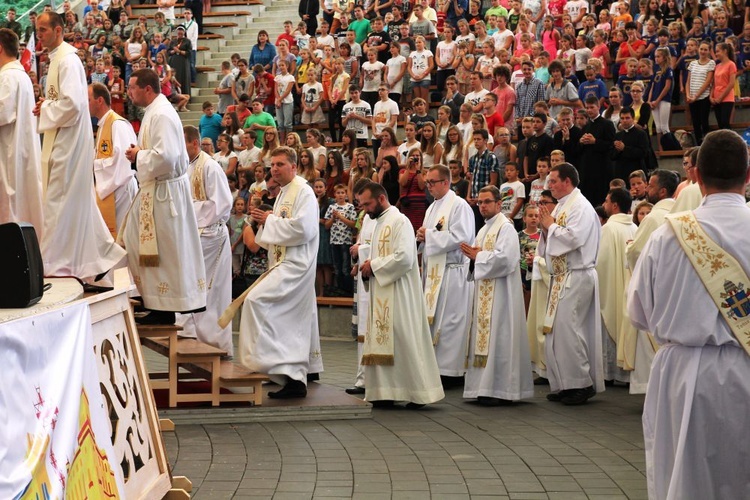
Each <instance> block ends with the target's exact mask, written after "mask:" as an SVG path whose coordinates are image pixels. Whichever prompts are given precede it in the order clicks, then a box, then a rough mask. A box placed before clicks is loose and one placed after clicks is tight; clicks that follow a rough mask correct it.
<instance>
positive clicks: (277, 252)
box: [191, 153, 305, 329]
mask: <svg viewBox="0 0 750 500" xmlns="http://www.w3.org/2000/svg"><path fill="white" fill-rule="evenodd" d="M203 154H205V153H203ZM201 156H202V155H201ZM206 156H208V155H206ZM203 165H205V159H204V160H203V164H202V165H201V170H203ZM196 167H197V165H196ZM193 176H195V171H193ZM202 178H203V174H202V173H201V179H202ZM191 184H193V183H192V182H191ZM304 184H305V181H304V179H302V178H301V177H296V176H295V177H294V179H293V180H292V182H290V183H289V189H287V190H286V192H285V193H284V200H283V201H281V202H279V198H278V197H277V198H276V204H275V205H274V209H273V213H274V215H278V216H279V217H281V218H282V219H286V218H287V217H289V216H291V215H292V208H293V207H294V202H295V200H296V199H297V195H298V194H299V192H300V190H301V188H302V185H304ZM193 187H194V188H195V185H194V184H193ZM203 196H204V197H205V192H204V194H203ZM268 255H269V256H271V255H273V258H274V260H273V261H269V264H271V265H270V266H269V267H268V270H267V271H266V272H264V273H263V274H261V275H260V276H259V277H258V279H257V280H255V283H253V284H252V285H250V287H249V288H248V289H247V290H245V291H244V292H242V294H241V295H240V296H239V297H237V298H236V299H234V300H233V301H232V303H231V304H229V307H227V308H226V309H225V310H224V312H223V313H222V314H221V316H220V317H219V321H218V323H219V327H220V328H222V329H223V328H226V327H227V325H229V323H231V322H232V318H234V315H235V314H237V311H238V310H239V309H240V307H242V304H244V303H245V298H247V296H248V294H249V293H250V292H251V291H252V290H253V289H254V288H255V287H256V286H258V284H259V283H260V282H261V281H263V280H264V279H266V277H267V276H268V275H269V274H271V271H273V270H274V269H276V268H277V267H279V266H280V265H281V263H282V262H284V258H285V257H286V247H285V246H281V245H271V246H270V248H269V251H268Z"/></svg>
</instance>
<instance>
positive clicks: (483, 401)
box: [477, 396, 513, 406]
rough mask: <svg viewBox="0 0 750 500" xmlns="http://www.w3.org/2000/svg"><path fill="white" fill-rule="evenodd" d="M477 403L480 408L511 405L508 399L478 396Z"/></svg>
mask: <svg viewBox="0 0 750 500" xmlns="http://www.w3.org/2000/svg"><path fill="white" fill-rule="evenodd" d="M477 402H478V403H479V404H480V405H481V406H510V405H512V404H513V401H510V400H508V399H500V398H491V397H489V396H479V397H478V398H477Z"/></svg>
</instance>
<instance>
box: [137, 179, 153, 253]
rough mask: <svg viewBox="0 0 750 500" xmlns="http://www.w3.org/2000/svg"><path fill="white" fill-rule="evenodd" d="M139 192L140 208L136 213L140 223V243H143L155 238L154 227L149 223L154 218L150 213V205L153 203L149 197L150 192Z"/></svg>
mask: <svg viewBox="0 0 750 500" xmlns="http://www.w3.org/2000/svg"><path fill="white" fill-rule="evenodd" d="M141 194H142V196H141V209H140V211H139V214H138V216H139V218H140V223H141V226H140V227H141V231H140V234H139V237H140V239H141V243H145V242H147V241H151V240H153V239H154V238H155V235H154V228H153V226H152V225H151V222H152V221H153V220H154V218H153V217H152V216H151V214H152V213H153V208H152V205H153V203H154V200H153V198H152V197H151V193H150V192H145V191H142V192H141Z"/></svg>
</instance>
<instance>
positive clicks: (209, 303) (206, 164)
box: [177, 125, 234, 357]
mask: <svg viewBox="0 0 750 500" xmlns="http://www.w3.org/2000/svg"><path fill="white" fill-rule="evenodd" d="M184 130H185V147H186V150H187V153H188V158H189V160H190V166H189V167H188V178H189V179H190V186H191V188H192V195H193V209H194V210H195V217H196V219H197V220H198V233H199V234H200V240H201V248H202V249H203V264H204V266H205V268H206V310H205V311H203V312H199V313H191V314H180V315H178V316H177V324H178V325H180V326H181V327H182V332H180V335H181V336H183V337H191V338H197V339H198V340H200V341H201V342H203V343H206V344H209V345H212V346H214V347H217V348H219V349H222V350H224V351H226V353H227V356H230V357H231V356H234V346H233V345H232V326H231V325H227V326H225V327H224V328H221V327H220V326H219V324H218V321H219V317H220V316H221V314H222V313H223V312H224V309H226V308H227V307H228V306H229V304H230V303H231V302H232V250H231V243H230V242H229V228H228V227H227V221H228V220H229V213H230V211H231V210H232V192H231V191H230V190H229V183H228V182H227V176H226V175H225V174H224V170H223V169H222V168H221V166H219V164H218V163H216V161H215V160H214V159H213V158H211V156H210V155H208V153H205V152H204V151H202V150H201V136H200V132H198V129H197V128H195V127H193V126H191V125H187V126H185V128H184Z"/></svg>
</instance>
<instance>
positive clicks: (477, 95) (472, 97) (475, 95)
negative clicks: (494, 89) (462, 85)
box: [464, 88, 490, 106]
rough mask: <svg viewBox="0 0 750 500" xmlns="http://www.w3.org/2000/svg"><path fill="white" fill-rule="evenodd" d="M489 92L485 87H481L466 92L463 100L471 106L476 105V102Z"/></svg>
mask: <svg viewBox="0 0 750 500" xmlns="http://www.w3.org/2000/svg"><path fill="white" fill-rule="evenodd" d="M489 93H490V91H489V90H487V89H485V88H483V89H482V90H480V91H478V92H469V93H468V94H466V97H465V98H464V102H468V103H469V104H471V105H472V106H476V105H477V104H479V102H480V101H481V100H482V98H483V97H484V96H486V95H487V94H489Z"/></svg>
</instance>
